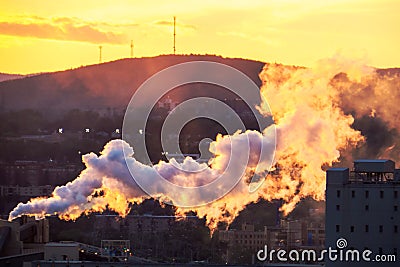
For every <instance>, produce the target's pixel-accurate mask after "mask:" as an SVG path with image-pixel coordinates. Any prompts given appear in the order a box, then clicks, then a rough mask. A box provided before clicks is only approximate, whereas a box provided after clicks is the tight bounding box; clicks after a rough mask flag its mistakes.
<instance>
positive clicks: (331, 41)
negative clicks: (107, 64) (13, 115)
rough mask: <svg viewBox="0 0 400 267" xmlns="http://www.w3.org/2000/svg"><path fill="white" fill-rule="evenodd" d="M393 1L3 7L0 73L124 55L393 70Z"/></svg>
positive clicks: (397, 20) (73, 1)
mask: <svg viewBox="0 0 400 267" xmlns="http://www.w3.org/2000/svg"><path fill="white" fill-rule="evenodd" d="M399 14H400V1H394V0H392V1H390V0H380V1H378V0H343V1H342V0H334V1H333V0H332V1H328V0H324V1H321V0H303V1H299V0H297V1H296V0H292V1H289V0H262V1H208V0H202V1H161V0H156V1H154V0H153V1H115V0H113V1H105V0H104V1H102V0H96V1H88V0H79V1H78V0H68V1H54V0H49V1H44V0H41V1H25V0H19V1H11V0H10V1H7V0H6V1H5V0H0V72H9V73H35V72H42V71H55V70H63V69H69V68H74V67H79V66H81V65H88V64H96V63H98V61H99V45H102V46H103V53H102V54H103V61H111V60H116V59H119V58H124V57H129V56H130V41H131V40H133V42H134V56H135V57H143V56H156V55H159V54H171V53H172V51H173V50H172V47H173V38H172V32H173V27H172V22H173V16H176V17H177V53H178V54H190V53H193V54H206V53H207V54H216V55H222V56H224V57H241V58H249V59H255V60H260V61H265V62H275V61H276V62H281V63H285V64H294V65H305V66H309V65H311V64H312V63H313V62H315V61H316V60H318V59H321V58H326V57H332V56H333V55H334V54H336V53H338V52H340V53H342V54H344V55H345V56H348V57H357V58H363V59H365V60H366V61H367V62H368V64H370V65H373V66H377V67H395V66H400V53H399V47H400V28H399V26H400V16H399Z"/></svg>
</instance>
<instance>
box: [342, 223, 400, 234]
mask: <svg viewBox="0 0 400 267" xmlns="http://www.w3.org/2000/svg"><path fill="white" fill-rule="evenodd" d="M369 228H370V227H369V225H368V224H366V225H365V226H364V232H366V233H369ZM378 231H379V233H383V225H379V227H378ZM339 232H340V225H339V224H337V225H336V233H339ZM354 232H355V227H354V226H353V225H351V226H350V233H354ZM398 232H399V227H398V225H393V233H395V234H397V233H398Z"/></svg>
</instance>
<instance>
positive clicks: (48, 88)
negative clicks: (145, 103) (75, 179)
mask: <svg viewBox="0 0 400 267" xmlns="http://www.w3.org/2000/svg"><path fill="white" fill-rule="evenodd" d="M198 60H202V61H212V62H219V63H222V64H226V65H229V66H232V67H234V68H236V69H238V70H240V71H242V72H243V73H245V74H246V75H248V76H249V77H250V78H251V79H252V80H253V81H254V82H255V83H256V84H257V85H260V84H261V81H260V80H259V77H258V74H259V73H260V71H261V70H262V68H263V66H264V65H265V63H263V62H258V61H252V60H245V59H234V58H223V57H220V56H212V55H163V56H157V57H148V58H129V59H120V60H116V61H112V62H107V63H102V64H96V65H90V66H85V67H80V68H77V69H72V70H66V71H59V72H53V73H45V74H39V75H36V76H31V77H25V78H21V79H17V80H8V81H3V82H0V97H1V102H0V104H1V107H0V109H1V110H3V111H4V110H8V111H10V110H14V111H15V110H23V109H33V110H38V111H45V112H52V113H53V112H62V111H66V110H71V109H81V110H89V109H90V110H101V109H120V110H123V109H125V108H126V106H127V104H128V102H129V100H130V98H131V96H132V95H133V93H134V92H135V90H136V89H137V88H138V87H139V86H140V85H141V84H142V83H143V82H144V81H145V80H146V79H148V78H149V77H150V76H152V75H153V74H155V73H157V72H158V71H160V70H162V69H165V68H167V67H169V66H172V65H175V64H179V63H183V62H189V61H198Z"/></svg>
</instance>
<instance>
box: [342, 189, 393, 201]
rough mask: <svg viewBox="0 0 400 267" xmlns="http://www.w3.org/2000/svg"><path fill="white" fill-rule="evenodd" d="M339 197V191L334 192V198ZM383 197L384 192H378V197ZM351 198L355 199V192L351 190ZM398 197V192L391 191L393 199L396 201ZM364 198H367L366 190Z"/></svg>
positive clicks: (367, 192)
mask: <svg viewBox="0 0 400 267" xmlns="http://www.w3.org/2000/svg"><path fill="white" fill-rule="evenodd" d="M340 195H341V191H340V190H337V191H336V197H338V198H340ZM384 196H385V191H383V190H381V191H379V197H380V198H384ZM351 197H352V198H355V197H356V191H354V190H351ZM398 197H399V193H398V191H397V190H396V191H393V198H395V199H397V198H398ZM365 198H369V191H368V190H365Z"/></svg>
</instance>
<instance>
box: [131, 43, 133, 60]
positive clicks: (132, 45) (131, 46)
mask: <svg viewBox="0 0 400 267" xmlns="http://www.w3.org/2000/svg"><path fill="white" fill-rule="evenodd" d="M131 58H133V41H132V40H131Z"/></svg>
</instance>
